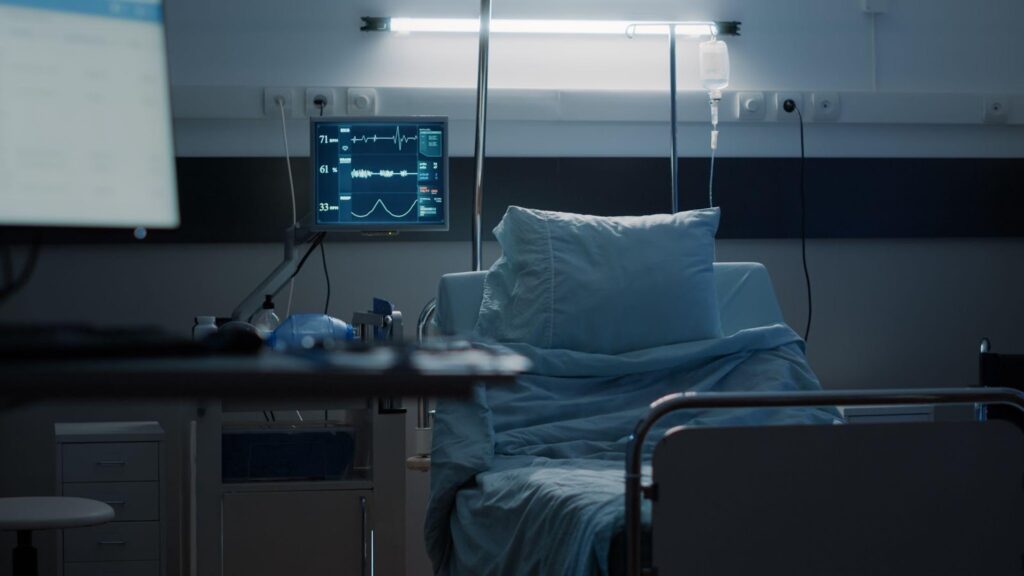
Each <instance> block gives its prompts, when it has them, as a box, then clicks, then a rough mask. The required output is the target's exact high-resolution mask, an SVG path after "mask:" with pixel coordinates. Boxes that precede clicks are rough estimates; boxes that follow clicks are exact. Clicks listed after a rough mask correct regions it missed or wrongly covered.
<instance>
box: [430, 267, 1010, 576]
mask: <svg viewBox="0 0 1024 576" xmlns="http://www.w3.org/2000/svg"><path fill="white" fill-rule="evenodd" d="M485 274H486V273H485V272H466V273H457V274H448V275H445V276H444V277H443V278H442V279H441V284H440V287H439V291H438V299H437V307H436V318H435V321H436V325H437V327H438V329H439V331H440V332H441V333H443V334H447V335H460V334H468V333H469V332H471V331H472V329H473V327H474V325H475V324H476V318H477V313H478V311H479V308H480V302H481V299H482V296H483V279H484V276H485ZM715 284H716V293H717V296H718V301H719V308H720V312H721V319H722V329H723V332H724V333H725V334H732V333H734V332H736V331H738V330H741V329H744V328H748V327H754V326H764V325H770V324H775V323H781V322H784V320H783V318H782V312H781V310H780V309H779V307H778V302H777V300H776V298H775V294H774V291H773V289H772V283H771V278H770V277H769V275H768V271H767V270H766V269H765V268H764V266H762V265H760V264H753V263H716V264H715ZM421 324H422V322H421ZM964 403H967V404H978V405H981V404H985V405H987V404H1000V405H1007V406H1012V407H1015V408H1017V409H1019V410H1024V393H1022V392H1020V391H1017V390H1011V389H1004V388H968V389H939V390H935V389H921V390H887V391H823V392H816V393H811V392H801V393H757V394H753V393H751V394H693V393H684V394H673V395H670V396H666V397H664V398H662V399H660V400H658V401H657V402H655V403H653V404H652V405H651V409H650V412H649V413H648V414H647V416H646V417H645V418H644V419H642V420H641V421H640V422H639V423H638V424H637V427H636V429H635V431H634V433H633V435H632V437H631V438H630V443H629V447H628V449H627V455H626V531H625V538H624V540H625V546H624V547H625V554H624V557H625V560H626V573H627V574H629V575H630V576H640V575H649V576H650V575H655V574H658V575H662V576H664V575H675V574H750V573H757V574H762V575H764V574H786V575H789V576H793V575H796V576H800V575H807V576H810V575H814V576H818V575H821V574H843V575H846V574H851V575H852V574H872V575H884V574H901V575H905V574H950V575H952V574H958V575H959V574H986V575H988V574H1014V575H1016V576H1020V574H1022V573H1024V434H1022V432H1021V430H1020V429H1019V428H1018V427H1016V426H1014V425H1012V424H1010V423H1009V422H1006V421H986V422H973V421H972V422H929V423H900V424H850V425H843V426H775V427H751V428H692V429H675V430H672V431H670V432H669V433H668V434H666V435H665V437H664V438H662V439H661V440H660V441H659V442H658V443H657V445H656V447H655V449H654V457H653V470H654V472H653V482H652V483H650V484H646V485H645V484H643V482H642V478H641V466H642V456H643V453H642V450H643V446H644V440H645V439H646V437H647V433H648V432H649V431H650V430H651V427H652V426H653V425H654V424H655V423H656V422H658V421H659V420H660V419H661V418H662V417H664V416H665V415H666V414H669V413H672V412H675V411H677V410H683V409H693V408H698V409H713V408H739V407H751V406H755V407H799V406H871V405H875V406H877V405H921V404H928V405H935V404H964ZM979 413H983V411H979ZM723 447H727V448H723ZM644 499H648V500H650V501H651V503H652V528H651V536H650V538H651V542H650V547H649V549H650V555H651V558H652V560H651V565H650V566H647V567H645V566H644V565H643V563H644V562H643V560H644V558H643V554H642V550H644V546H643V544H644V542H643V537H644V533H643V531H642V523H641V506H642V503H643V500H644ZM620 557H621V556H620ZM613 568H614V567H613Z"/></svg>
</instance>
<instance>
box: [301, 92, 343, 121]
mask: <svg viewBox="0 0 1024 576" xmlns="http://www.w3.org/2000/svg"><path fill="white" fill-rule="evenodd" d="M335 102H336V98H335V93H334V88H306V116H331V115H333V114H334V104H335Z"/></svg>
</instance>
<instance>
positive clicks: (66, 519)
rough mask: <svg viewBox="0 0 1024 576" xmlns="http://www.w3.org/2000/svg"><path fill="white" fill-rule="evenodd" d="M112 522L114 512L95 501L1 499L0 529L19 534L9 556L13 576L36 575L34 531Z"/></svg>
mask: <svg viewBox="0 0 1024 576" xmlns="http://www.w3.org/2000/svg"><path fill="white" fill-rule="evenodd" d="M113 519H114V509H113V508H111V507H110V506H107V505H106V504H104V503H103V502H97V501H96V500H87V499H85V498H65V497H62V496H41V497H23V498H0V530H16V531H17V532H18V545H17V546H16V547H15V548H14V553H13V554H12V557H13V560H14V572H13V574H14V576H37V575H38V574H39V564H38V559H37V557H36V549H35V548H34V547H33V546H32V531H33V530H50V529H54V528H58V529H59V528H78V527H80V526H95V525H97V524H105V523H107V522H110V521H111V520H113Z"/></svg>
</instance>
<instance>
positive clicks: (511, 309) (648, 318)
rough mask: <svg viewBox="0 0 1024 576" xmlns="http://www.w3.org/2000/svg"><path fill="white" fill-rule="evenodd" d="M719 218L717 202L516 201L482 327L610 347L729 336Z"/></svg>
mask: <svg viewBox="0 0 1024 576" xmlns="http://www.w3.org/2000/svg"><path fill="white" fill-rule="evenodd" d="M718 221H719V211H718V209H717V208H711V209H705V210H693V211H690V212H680V213H677V214H655V215H651V216H619V217H602V216H584V215H579V214H566V213H562V212H548V211H544V210H530V209H527V208H520V207H518V206H510V207H509V208H508V211H506V212H505V216H504V218H502V220H501V222H500V223H499V224H498V226H497V227H496V228H495V229H494V234H495V236H497V238H498V242H499V243H500V244H501V247H502V250H503V255H502V257H501V258H500V259H498V261H497V262H495V263H494V265H493V266H492V267H491V269H490V270H489V271H488V273H487V276H486V278H485V280H484V294H483V301H482V302H481V305H480V316H479V318H478V320H477V325H476V331H477V333H478V334H479V335H481V336H484V337H490V338H494V339H496V340H498V341H502V342H522V343H525V344H531V345H533V346H537V347H540V348H564V349H570V350H577V351H582V352H593V353H601V354H619V353H622V352H628V351H633V350H640V349H645V348H651V347H655V346H662V345H666V344H675V343H678V342H689V341H694V340H704V339H708V338H718V337H721V336H722V327H721V322H720V319H719V312H718V302H717V299H716V296H715V280H714V271H713V266H712V264H713V262H714V241H715V232H716V231H717V230H718Z"/></svg>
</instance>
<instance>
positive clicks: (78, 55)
mask: <svg viewBox="0 0 1024 576" xmlns="http://www.w3.org/2000/svg"><path fill="white" fill-rule="evenodd" d="M178 219H179V214H178V195H177V187H176V185H175V166H174V145H173V139H172V134H171V107H170V95H169V87H168V79H167V51H166V45H165V40H164V10H163V5H162V4H161V2H160V0H0V226H67V227H103V228H123V227H136V226H146V227H152V228H173V227H176V226H178V223H179V222H178Z"/></svg>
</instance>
